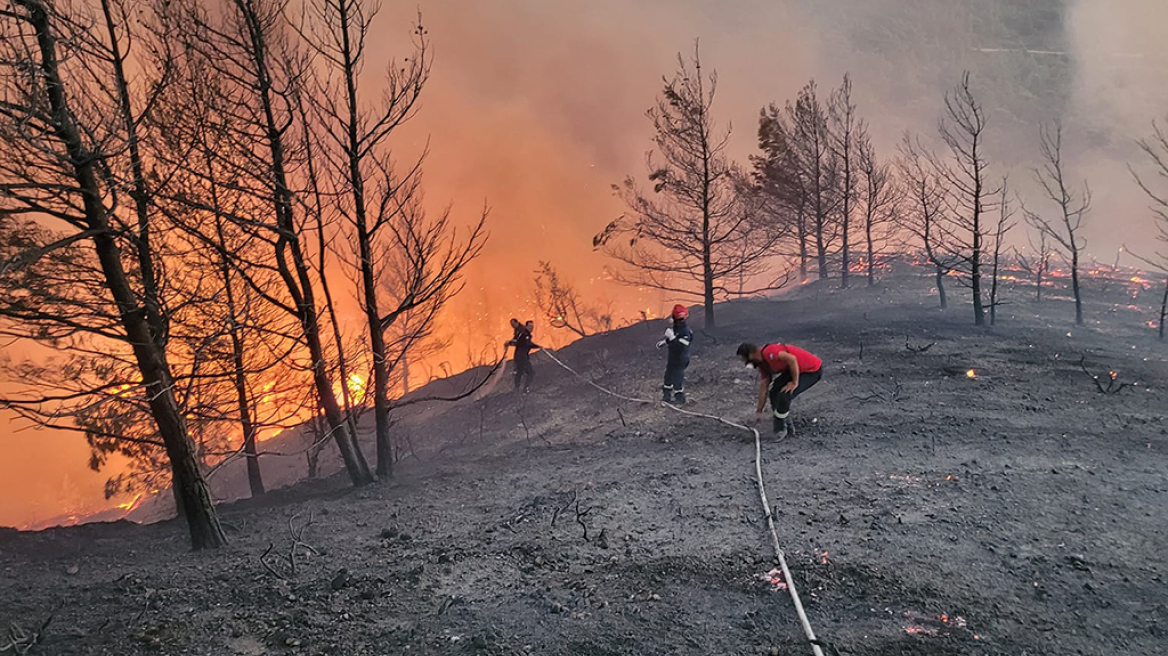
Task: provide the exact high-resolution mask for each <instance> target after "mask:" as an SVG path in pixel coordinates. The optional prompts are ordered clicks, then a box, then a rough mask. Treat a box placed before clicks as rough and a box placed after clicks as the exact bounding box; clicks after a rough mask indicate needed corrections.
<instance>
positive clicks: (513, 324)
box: [511, 319, 519, 330]
mask: <svg viewBox="0 0 1168 656" xmlns="http://www.w3.org/2000/svg"><path fill="white" fill-rule="evenodd" d="M511 327H512V328H514V329H515V330H519V320H518V319H512V320H511Z"/></svg>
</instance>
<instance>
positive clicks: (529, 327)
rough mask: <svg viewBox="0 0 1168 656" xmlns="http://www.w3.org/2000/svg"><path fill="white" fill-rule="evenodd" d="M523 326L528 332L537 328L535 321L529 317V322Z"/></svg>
mask: <svg viewBox="0 0 1168 656" xmlns="http://www.w3.org/2000/svg"><path fill="white" fill-rule="evenodd" d="M523 327H524V328H526V329H527V332H531V331H533V330H535V322H534V321H531V320H530V319H529V320H528V321H527V323H525V324H523Z"/></svg>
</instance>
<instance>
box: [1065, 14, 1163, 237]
mask: <svg viewBox="0 0 1168 656" xmlns="http://www.w3.org/2000/svg"><path fill="white" fill-rule="evenodd" d="M1165 29H1168V4H1165V3H1164V2H1161V1H1159V0H1118V1H1117V0H1076V2H1074V3H1072V5H1071V8H1070V10H1069V12H1068V16H1067V34H1068V42H1069V44H1070V51H1071V57H1072V61H1073V62H1074V71H1075V78H1074V79H1075V83H1074V88H1073V96H1072V98H1073V101H1072V109H1071V115H1072V118H1073V125H1075V126H1077V127H1078V128H1080V130H1081V132H1082V133H1083V134H1084V135H1085V136H1086V140H1087V141H1088V149H1087V150H1086V152H1083V153H1082V154H1081V155H1080V157H1078V158H1077V164H1078V165H1079V172H1080V174H1081V175H1083V176H1085V177H1086V178H1088V179H1089V180H1091V185H1092V189H1093V190H1094V192H1095V204H1096V212H1095V214H1094V221H1095V225H1094V226H1093V228H1094V229H1093V230H1092V231H1091V233H1090V237H1091V238H1092V239H1093V242H1094V246H1095V248H1093V250H1095V251H1096V253H1098V251H1099V250H1100V249H1103V248H1107V249H1115V248H1118V247H1119V246H1120V245H1122V244H1123V243H1128V244H1131V245H1132V247H1133V248H1136V247H1138V246H1139V245H1142V244H1149V243H1151V241H1152V238H1153V235H1154V234H1155V232H1154V229H1153V227H1152V223H1151V220H1150V213H1149V211H1148V201H1147V199H1146V198H1145V197H1144V195H1143V193H1142V192H1141V191H1140V190H1139V189H1137V188H1136V187H1135V185H1134V184H1133V182H1132V176H1131V174H1130V172H1129V170H1128V168H1127V167H1128V164H1129V163H1130V164H1131V165H1133V167H1134V168H1135V169H1136V170H1140V169H1145V162H1144V161H1143V154H1142V153H1140V152H1139V151H1138V149H1137V148H1136V145H1135V142H1136V141H1137V140H1138V139H1142V138H1145V137H1147V136H1148V135H1149V134H1150V133H1151V131H1152V122H1153V121H1160V122H1162V121H1164V120H1165V119H1166V118H1168V86H1166V85H1165V84H1164V73H1165V71H1166V70H1168V41H1166V40H1165V38H1164V32H1165ZM1145 170H1146V169H1145ZM1145 252H1146V251H1145Z"/></svg>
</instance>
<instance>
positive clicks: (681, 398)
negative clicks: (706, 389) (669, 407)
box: [673, 392, 685, 405]
mask: <svg viewBox="0 0 1168 656" xmlns="http://www.w3.org/2000/svg"><path fill="white" fill-rule="evenodd" d="M673 402H674V403H676V404H677V405H685V392H675V393H674V395H673Z"/></svg>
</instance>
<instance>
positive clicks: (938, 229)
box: [899, 135, 955, 309]
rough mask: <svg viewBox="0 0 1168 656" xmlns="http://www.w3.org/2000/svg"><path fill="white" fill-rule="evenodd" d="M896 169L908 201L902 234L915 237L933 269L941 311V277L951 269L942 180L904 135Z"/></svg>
mask: <svg viewBox="0 0 1168 656" xmlns="http://www.w3.org/2000/svg"><path fill="white" fill-rule="evenodd" d="M900 151H901V157H900V161H899V167H900V171H901V178H902V179H903V180H904V184H905V196H906V198H907V199H908V201H907V203H906V211H905V212H904V215H903V217H902V221H903V223H904V228H905V230H906V232H908V233H909V234H910V235H912V236H913V237H915V238H916V239H917V240H918V241H919V243H920V247H921V248H922V249H923V251H924V254H925V260H926V261H927V262H928V263H929V264H930V265H932V267H933V274H934V275H933V279H934V284H935V286H936V288H937V297H938V299H939V300H940V303H941V309H945V308H946V307H948V300H947V299H948V297H947V295H946V293H945V277H946V276H947V275H949V272H950V271H952V270H953V267H954V261H955V260H954V258H952V257H951V256H950V255H949V253H950V251H951V249H950V248H949V247H948V245H947V244H948V239H949V237H948V235H949V232H950V227H949V216H948V210H947V208H946V206H945V198H946V195H947V191H946V187H945V180H944V178H943V177H942V176H940V175H938V174H937V172H936V170H935V169H934V167H933V165H932V161H933V159H934V158H933V157H932V155H931V154H930V153H928V152H927V151H925V149H924V147H923V146H922V145H921V144H920V143H918V142H916V141H914V140H913V139H912V138H911V137H909V136H907V135H906V136H905V138H904V140H903V141H902V142H901V146H900Z"/></svg>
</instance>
